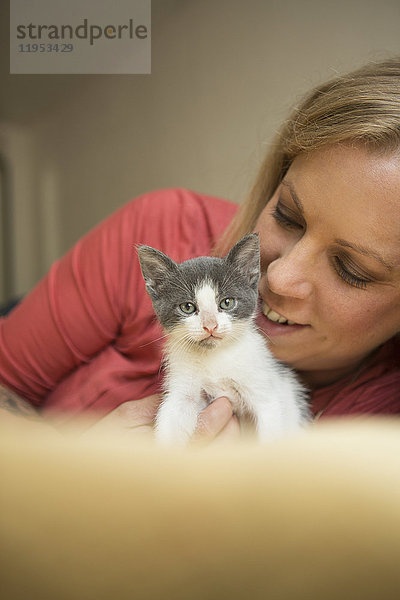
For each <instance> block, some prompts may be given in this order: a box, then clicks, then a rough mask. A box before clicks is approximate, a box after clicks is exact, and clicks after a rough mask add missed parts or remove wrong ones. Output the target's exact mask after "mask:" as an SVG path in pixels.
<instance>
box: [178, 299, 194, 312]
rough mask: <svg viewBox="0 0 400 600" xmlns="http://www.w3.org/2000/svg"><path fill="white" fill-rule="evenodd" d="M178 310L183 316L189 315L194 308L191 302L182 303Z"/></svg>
mask: <svg viewBox="0 0 400 600" xmlns="http://www.w3.org/2000/svg"><path fill="white" fill-rule="evenodd" d="M179 308H180V309H181V311H182V312H183V313H184V314H185V315H191V314H193V313H194V312H195V311H196V307H195V305H194V304H193V303H192V302H183V304H180V305H179Z"/></svg>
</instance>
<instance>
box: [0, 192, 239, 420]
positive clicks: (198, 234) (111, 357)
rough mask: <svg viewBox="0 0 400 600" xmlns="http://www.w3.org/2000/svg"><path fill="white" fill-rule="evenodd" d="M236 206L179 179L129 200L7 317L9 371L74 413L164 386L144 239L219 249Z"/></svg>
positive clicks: (47, 403) (17, 386)
mask: <svg viewBox="0 0 400 600" xmlns="http://www.w3.org/2000/svg"><path fill="white" fill-rule="evenodd" d="M236 210H237V207H236V206H235V205H232V204H230V203H228V202H225V201H223V200H220V199H217V198H212V197H209V196H204V195H200V194H195V193H194V192H190V191H187V190H179V189H172V190H162V191H156V192H152V193H149V194H145V195H143V196H140V197H139V198H137V199H135V200H133V201H131V202H129V203H128V204H126V205H125V206H123V207H122V208H121V209H120V210H118V211H117V212H116V213H115V214H113V215H112V216H111V217H109V218H108V219H106V220H105V221H103V222H102V223H101V224H100V225H98V226H97V227H96V228H95V229H93V230H92V231H91V232H90V233H89V234H87V235H86V236H85V237H84V238H82V239H81V240H80V241H79V242H78V243H77V244H76V245H75V246H74V247H73V248H72V249H71V250H70V251H69V252H68V253H67V254H66V256H65V257H64V258H62V259H61V260H59V261H58V262H56V263H55V264H54V265H53V266H52V268H51V270H50V272H49V274H48V275H47V276H46V277H45V278H44V279H43V280H42V281H41V282H40V283H39V284H38V285H37V286H36V287H35V288H34V289H33V291H32V292H31V293H30V294H29V295H28V296H27V297H26V298H25V299H24V300H23V301H22V302H21V304H20V305H19V306H17V307H16V308H15V309H14V310H13V312H12V313H11V314H10V315H9V316H8V317H6V318H3V319H1V320H0V381H1V382H2V383H3V384H4V385H6V386H8V387H10V388H11V389H13V390H15V391H16V392H17V393H19V394H20V395H22V396H24V397H25V398H27V399H29V400H30V401H31V402H32V403H34V404H35V405H37V406H39V405H40V406H42V407H43V409H44V410H48V411H50V410H52V411H58V412H59V411H67V412H68V415H69V417H70V416H73V415H74V414H77V413H82V412H85V411H86V410H92V409H96V410H97V411H98V412H99V413H101V414H105V413H106V412H108V411H110V410H112V409H113V408H115V407H116V406H118V405H119V404H121V403H122V402H124V401H126V400H132V399H137V398H141V397H144V396H146V395H148V394H151V393H155V392H156V391H158V390H159V369H160V350H161V340H160V339H158V338H160V337H161V336H162V332H161V329H160V327H159V325H158V323H156V321H155V319H154V313H153V310H152V307H151V302H150V299H149V298H148V296H147V294H146V292H145V288H144V283H143V279H142V275H141V272H140V268H139V265H138V260H137V253H136V250H135V246H136V245H137V244H148V245H151V246H154V247H156V248H159V249H161V250H163V251H164V252H165V253H167V254H169V255H170V256H171V257H172V258H174V259H175V260H179V261H181V260H185V259H187V258H191V257H194V256H200V255H205V254H209V253H210V250H211V248H212V246H213V245H214V243H215V242H216V240H217V238H218V237H219V236H220V235H221V233H222V232H223V230H224V229H225V228H226V226H227V225H228V223H229V221H230V220H231V219H232V217H233V215H234V213H235V211H236ZM157 339H158V341H155V340H157ZM69 417H68V418H69ZM66 418H67V417H66Z"/></svg>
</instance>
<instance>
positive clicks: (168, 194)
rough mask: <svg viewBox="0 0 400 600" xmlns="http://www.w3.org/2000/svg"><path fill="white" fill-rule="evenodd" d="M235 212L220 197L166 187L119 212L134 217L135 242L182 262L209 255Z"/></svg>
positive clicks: (233, 206)
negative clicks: (154, 248)
mask: <svg viewBox="0 0 400 600" xmlns="http://www.w3.org/2000/svg"><path fill="white" fill-rule="evenodd" d="M237 209H238V206H237V205H236V204H234V203H232V202H229V201H227V200H224V199H222V198H218V197H215V196H210V195H207V194H201V193H199V192H194V191H192V190H187V189H183V188H169V189H163V190H155V191H152V192H148V193H146V194H142V195H141V196H138V197H137V198H135V199H133V200H132V201H131V202H130V203H128V204H127V205H126V206H125V208H124V209H123V210H125V212H126V213H130V214H131V216H132V218H134V221H135V228H136V231H137V232H138V236H137V241H138V243H143V244H148V245H150V246H154V247H156V248H158V249H160V250H162V251H163V252H165V253H166V254H169V255H170V256H171V258H173V259H174V260H180V261H182V260H185V259H186V258H191V257H194V256H196V255H197V256H200V255H206V254H209V253H210V250H211V249H212V247H213V246H214V245H215V243H216V242H217V240H218V239H219V237H220V236H221V235H222V233H223V232H224V230H225V229H226V227H227V226H228V225H229V223H230V222H231V220H232V219H233V217H234V215H235V214H236V212H237Z"/></svg>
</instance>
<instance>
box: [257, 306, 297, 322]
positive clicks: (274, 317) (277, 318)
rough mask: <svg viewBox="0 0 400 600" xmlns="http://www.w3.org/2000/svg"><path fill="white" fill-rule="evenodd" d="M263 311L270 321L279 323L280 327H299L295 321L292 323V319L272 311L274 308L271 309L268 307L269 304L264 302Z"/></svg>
mask: <svg viewBox="0 0 400 600" xmlns="http://www.w3.org/2000/svg"><path fill="white" fill-rule="evenodd" d="M261 310H262V313H263V315H265V316H266V317H267V319H269V320H270V321H272V322H273V323H279V324H280V325H297V324H298V323H295V321H291V320H290V319H287V318H286V317H284V316H283V315H280V314H279V313H277V312H276V311H275V310H272V308H270V307H269V306H268V304H267V303H266V302H264V301H263V302H262V305H261Z"/></svg>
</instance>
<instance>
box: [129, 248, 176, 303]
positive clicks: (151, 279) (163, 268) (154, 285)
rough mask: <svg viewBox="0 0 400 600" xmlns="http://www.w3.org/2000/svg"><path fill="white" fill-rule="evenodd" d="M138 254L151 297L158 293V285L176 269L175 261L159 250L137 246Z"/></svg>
mask: <svg viewBox="0 0 400 600" xmlns="http://www.w3.org/2000/svg"><path fill="white" fill-rule="evenodd" d="M137 251H138V256H139V263H140V268H141V269H142V274H143V279H144V281H145V283H146V290H147V292H148V293H149V294H150V296H151V297H153V296H157V295H158V289H159V287H160V286H161V285H162V284H163V283H165V281H166V280H167V279H168V277H169V276H170V275H171V274H172V273H173V272H175V271H176V268H177V265H176V263H175V262H174V261H173V260H172V259H171V258H169V256H167V255H166V254H163V252H160V250H156V249H155V248H152V247H151V246H138V249H137Z"/></svg>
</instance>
